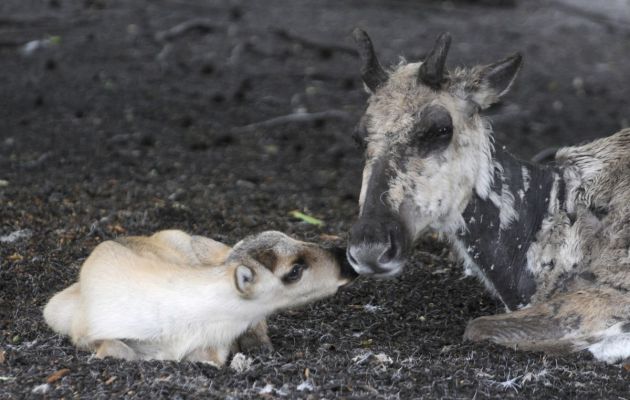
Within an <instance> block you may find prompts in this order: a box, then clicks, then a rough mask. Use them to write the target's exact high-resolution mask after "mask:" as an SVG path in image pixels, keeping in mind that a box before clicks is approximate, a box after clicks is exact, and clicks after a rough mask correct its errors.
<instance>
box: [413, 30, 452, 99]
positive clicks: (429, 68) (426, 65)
mask: <svg viewBox="0 0 630 400" xmlns="http://www.w3.org/2000/svg"><path fill="white" fill-rule="evenodd" d="M450 46H451V35H450V34H449V33H448V32H445V33H442V34H441V35H440V36H438V38H437V40H436V41H435V45H434V46H433V49H432V50H431V52H430V53H429V55H428V56H427V58H426V59H425V60H424V62H423V63H422V65H421V66H420V69H419V70H418V81H419V82H422V83H424V84H425V85H427V86H430V87H432V88H433V89H439V88H440V85H441V83H442V81H443V79H444V64H445V63H446V55H447V54H448V48H449V47H450Z"/></svg>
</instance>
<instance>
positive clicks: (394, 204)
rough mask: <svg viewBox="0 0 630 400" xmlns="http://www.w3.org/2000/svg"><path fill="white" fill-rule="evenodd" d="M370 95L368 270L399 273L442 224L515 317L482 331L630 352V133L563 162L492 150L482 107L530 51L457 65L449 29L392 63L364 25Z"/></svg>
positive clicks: (356, 261)
mask: <svg viewBox="0 0 630 400" xmlns="http://www.w3.org/2000/svg"><path fill="white" fill-rule="evenodd" d="M355 39H356V40H357V42H358V44H359V47H360V53H361V55H362V58H363V60H364V63H365V64H364V67H363V71H362V72H363V80H364V82H365V84H366V86H367V87H368V89H369V91H370V92H371V97H370V99H369V105H368V108H367V111H366V113H365V116H364V117H363V119H362V121H361V124H360V125H359V129H358V131H357V134H358V135H359V136H360V139H361V140H362V141H363V142H364V143H365V145H366V165H365V169H364V172H363V185H362V188H361V196H360V206H361V211H360V216H359V221H358V222H357V223H356V224H355V226H354V227H353V229H352V232H351V238H350V245H349V247H348V258H349V260H350V262H351V263H352V265H353V267H354V268H355V270H356V271H357V272H359V273H363V274H375V275H377V276H391V275H395V274H397V273H398V272H400V270H401V269H402V267H403V266H404V262H405V258H406V256H407V253H408V250H409V248H410V246H411V244H412V243H413V242H414V240H415V239H416V238H417V237H418V236H419V235H420V234H421V233H422V232H424V231H425V230H427V229H432V230H435V231H438V232H440V233H443V234H444V235H445V236H446V237H448V239H449V240H450V242H451V243H452V245H453V247H454V249H455V251H456V252H457V253H458V254H459V256H460V258H461V259H462V260H463V263H464V267H465V270H466V272H467V273H468V274H472V275H475V276H477V277H479V278H480V279H481V280H482V281H483V282H484V284H485V285H486V287H487V288H488V289H489V290H490V291H491V292H492V293H493V294H494V295H495V296H497V297H498V298H499V299H500V300H501V301H502V302H503V303H504V304H505V306H506V308H507V309H508V311H513V312H511V313H507V314H503V315H496V316H491V317H482V318H478V319H476V320H474V321H472V322H471V323H470V324H469V325H468V327H467V329H466V333H465V337H466V338H468V339H471V340H492V341H494V342H497V343H500V344H505V345H514V346H518V347H519V348H524V349H534V350H535V349H539V350H547V351H575V350H581V349H586V348H588V349H589V350H590V351H591V352H592V353H593V354H594V355H595V356H596V357H597V358H599V359H601V360H605V361H608V362H614V361H618V360H620V359H624V358H627V357H630V293H629V291H630V130H623V131H621V132H618V133H616V134H615V135H613V136H611V137H608V138H605V139H600V140H597V141H594V142H592V143H589V144H587V145H583V146H579V147H567V148H563V149H561V150H560V151H558V153H557V155H556V165H555V166H553V167H547V166H540V165H534V164H530V163H526V162H523V161H520V160H517V159H515V158H514V157H513V156H511V155H510V154H509V153H508V152H506V151H505V150H504V149H502V148H498V146H494V145H493V140H492V130H491V128H490V126H489V124H487V123H486V121H485V120H484V119H483V118H482V117H480V115H479V110H480V109H484V108H486V107H488V106H489V105H491V104H492V103H494V102H496V101H497V100H498V99H499V97H500V96H502V95H503V94H504V93H505V92H507V90H508V89H509V87H510V85H511V83H512V81H513V79H514V77H515V76H516V73H517V72H518V70H519V68H520V65H521V57H520V56H519V55H515V56H512V57H510V58H507V59H505V60H503V61H500V62H498V63H495V64H492V65H488V66H485V67H475V68H472V69H470V70H464V69H459V70H456V71H454V72H451V73H448V72H446V71H445V70H444V62H445V58H446V54H447V51H448V47H449V44H450V37H449V36H448V35H442V36H441V37H440V38H439V39H438V42H437V44H436V46H435V48H434V49H433V51H432V52H431V53H430V54H429V56H428V57H427V59H426V60H425V61H424V62H423V63H409V64H405V63H403V64H401V65H399V66H397V67H396V68H395V69H394V70H393V71H391V72H389V73H387V72H385V71H384V70H383V69H382V68H381V67H380V65H379V63H378V61H377V60H376V57H375V55H374V52H373V49H372V45H371V43H370V40H369V38H368V37H367V35H366V34H365V33H364V32H363V31H360V30H356V31H355Z"/></svg>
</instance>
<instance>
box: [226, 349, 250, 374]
mask: <svg viewBox="0 0 630 400" xmlns="http://www.w3.org/2000/svg"><path fill="white" fill-rule="evenodd" d="M253 362H254V360H253V359H252V358H251V357H247V356H246V355H245V354H243V353H236V354H234V357H232V362H231V363H230V368H232V369H233V370H234V371H236V372H238V373H239V374H240V373H242V372H245V371H247V370H248V369H249V368H250V367H251V366H252V363H253Z"/></svg>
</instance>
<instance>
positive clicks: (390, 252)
mask: <svg viewBox="0 0 630 400" xmlns="http://www.w3.org/2000/svg"><path fill="white" fill-rule="evenodd" d="M388 244H389V247H388V248H387V250H385V251H384V252H383V253H382V254H381V256H380V257H379V258H378V262H379V263H381V264H387V263H388V262H390V261H392V260H393V259H395V258H396V256H397V255H398V246H397V245H396V241H395V240H394V235H393V233H392V232H390V233H389V243H388Z"/></svg>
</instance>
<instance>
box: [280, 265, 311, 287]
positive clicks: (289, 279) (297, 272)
mask: <svg viewBox="0 0 630 400" xmlns="http://www.w3.org/2000/svg"><path fill="white" fill-rule="evenodd" d="M305 269H306V265H304V264H295V265H293V267H292V268H291V271H289V272H287V273H286V274H285V275H284V276H283V277H282V281H283V282H284V283H293V282H297V281H299V280H300V278H302V272H303V271H304V270H305Z"/></svg>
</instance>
